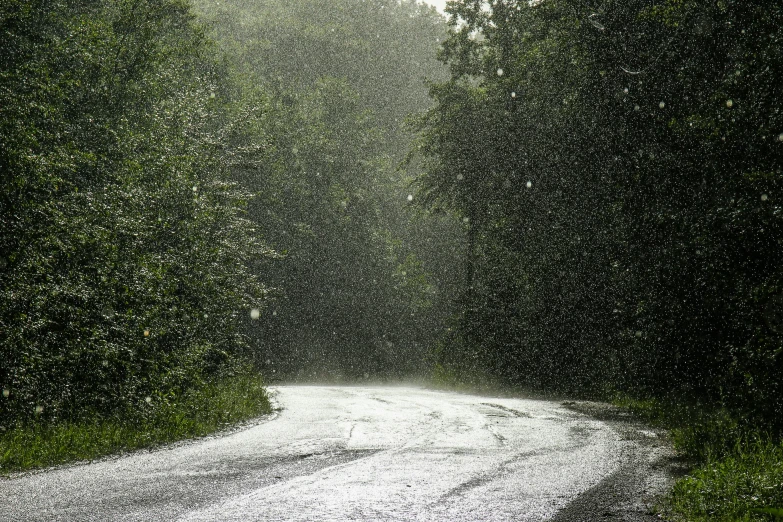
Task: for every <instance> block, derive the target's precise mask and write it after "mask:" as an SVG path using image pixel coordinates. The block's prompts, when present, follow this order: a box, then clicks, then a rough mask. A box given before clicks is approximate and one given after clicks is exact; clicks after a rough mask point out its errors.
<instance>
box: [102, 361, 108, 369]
mask: <svg viewBox="0 0 783 522" xmlns="http://www.w3.org/2000/svg"><path fill="white" fill-rule="evenodd" d="M101 364H102V365H103V367H104V368H106V367H107V366H109V361H106V360H104V361H103V362H102V363H101Z"/></svg>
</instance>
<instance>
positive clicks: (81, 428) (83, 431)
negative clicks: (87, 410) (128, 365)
mask: <svg viewBox="0 0 783 522" xmlns="http://www.w3.org/2000/svg"><path fill="white" fill-rule="evenodd" d="M148 406H149V408H148V410H147V411H144V412H140V413H139V414H138V415H134V416H131V417H130V418H125V419H114V420H106V419H93V420H89V421H81V422H62V423H57V424H35V425H30V426H20V427H15V428H12V429H9V430H7V431H5V432H0V473H2V474H7V473H11V472H16V471H25V470H31V469H36V468H43V467H47V466H53V465H56V464H63V463H67V462H74V461H79V460H89V459H94V458H97V457H101V456H104V455H109V454H112V453H118V452H123V451H129V450H135V449H140V448H147V447H151V446H155V445H159V444H164V443H168V442H174V441H177V440H182V439H186V438H191V437H201V436H204V435H208V434H210V433H214V432H215V431H218V430H220V429H223V428H226V427H227V426H230V425H231V424H235V423H237V422H241V421H244V420H248V419H251V418H253V417H256V416H258V415H261V414H263V413H268V412H269V411H271V407H270V404H269V399H268V397H267V395H266V391H265V389H264V387H263V384H262V381H261V379H260V377H258V376H256V375H240V376H234V377H230V378H226V379H223V380H221V381H218V382H215V383H211V384H207V385H205V386H204V387H202V388H200V389H197V390H191V391H189V392H188V393H187V394H184V395H183V396H181V397H180V398H179V400H177V401H176V402H174V401H168V402H163V401H156V400H151V401H150V404H149V405H148Z"/></svg>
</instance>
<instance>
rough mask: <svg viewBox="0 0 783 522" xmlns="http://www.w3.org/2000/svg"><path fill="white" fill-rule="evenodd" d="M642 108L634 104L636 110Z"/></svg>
mask: <svg viewBox="0 0 783 522" xmlns="http://www.w3.org/2000/svg"><path fill="white" fill-rule="evenodd" d="M640 108H641V107H639V106H638V105H634V106H633V110H635V111H638V110H639V109H640Z"/></svg>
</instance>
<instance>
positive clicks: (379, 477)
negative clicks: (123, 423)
mask: <svg viewBox="0 0 783 522" xmlns="http://www.w3.org/2000/svg"><path fill="white" fill-rule="evenodd" d="M272 393H273V394H274V397H275V400H276V402H277V404H278V406H279V408H280V410H279V411H278V412H277V413H275V414H273V415H271V416H269V417H268V418H266V419H262V420H261V421H259V422H258V423H257V424H255V425H253V426H250V427H247V428H246V429H243V430H240V431H236V432H234V433H229V434H225V435H223V436H220V437H214V438H208V439H202V440H199V441H196V442H192V443H186V444H180V445H175V446H172V447H167V448H163V449H158V450H155V451H150V452H146V451H145V452H137V453H134V454H131V455H126V456H122V457H118V458H111V459H107V460H103V461H100V462H94V463H89V464H80V465H76V466H70V467H66V468H59V469H54V470H49V471H45V472H39V473H34V474H26V475H20V476H16V477H12V478H10V479H4V480H0V520H19V521H22V520H24V521H28V520H96V521H97V520H100V521H104V520H134V521H135V520H138V521H150V520H167V521H169V520H180V521H205V520H237V521H239V520H242V521H244V520H308V521H311V520H312V521H322V520H324V521H325V520H340V521H342V520H426V521H441V520H442V521H453V522H459V521H468V520H498V521H506V520H515V521H533V520H553V521H559V522H564V521H576V520H585V521H586V520H612V519H614V520H640V521H641V520H656V518H655V517H653V516H651V515H649V513H648V511H649V509H648V505H649V504H650V503H651V502H652V499H653V497H654V495H655V494H657V493H659V492H660V491H662V490H663V489H664V488H665V487H666V485H667V483H668V482H667V481H668V480H669V479H668V475H667V470H666V466H665V464H666V462H667V459H668V457H669V452H668V449H667V448H666V445H665V444H663V443H661V442H660V440H659V438H658V437H657V436H656V434H655V433H654V432H652V431H649V430H646V429H644V428H643V427H642V426H638V425H636V424H634V423H632V422H629V421H627V420H623V419H622V418H620V417H618V416H617V415H613V410H611V409H610V408H608V407H604V406H601V405H596V404H594V403H578V404H575V403H570V404H566V405H563V404H560V403H558V402H551V401H544V400H532V399H517V398H500V397H491V396H476V395H466V394H457V393H449V392H441V391H432V390H426V389H421V388H415V387H388V386H384V387H370V386H368V387H358V386H280V387H276V388H272ZM615 413H616V412H615ZM596 416H597V417H596ZM599 419H602V420H599Z"/></svg>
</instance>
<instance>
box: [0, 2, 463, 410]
mask: <svg viewBox="0 0 783 522" xmlns="http://www.w3.org/2000/svg"><path fill="white" fill-rule="evenodd" d="M0 27H1V28H2V32H3V34H4V35H5V36H4V43H3V45H2V46H1V47H0V52H1V53H2V58H1V62H0V63H1V65H0V71H1V73H2V74H1V75H0V85H1V86H2V87H0V96H1V97H2V100H0V107H2V109H0V110H2V117H1V121H0V124H1V125H2V127H0V133H2V134H1V135H0V140H1V141H2V143H3V147H2V150H0V171H1V172H2V176H3V182H2V187H1V188H0V191H1V193H0V198H1V199H0V201H1V203H0V205H2V222H1V224H0V244H2V249H1V251H2V257H0V262H1V263H2V268H3V269H2V271H1V272H0V292H2V299H0V326H1V328H0V387H2V389H3V395H4V398H3V400H2V401H0V425H6V424H8V425H14V424H15V423H18V422H22V423H24V422H28V421H30V422H32V421H38V420H44V419H49V420H58V419H59V420H73V419H82V418H92V417H93V416H94V415H98V416H100V417H106V416H115V415H120V416H122V415H125V413H123V412H126V413H127V412H135V411H144V410H145V408H148V406H149V405H150V403H152V404H153V405H155V404H157V403H173V402H176V401H177V397H180V396H182V394H184V393H186V392H187V391H188V390H192V389H198V388H200V387H202V386H203V385H205V384H206V383H210V382H213V381H214V380H215V379H218V378H221V377H222V376H225V375H232V374H235V373H237V372H240V373H241V372H245V371H247V368H248V366H247V365H250V366H252V367H254V368H255V371H260V372H261V373H263V374H265V375H266V376H267V378H268V379H292V378H294V379H313V378H322V379H323V378H328V379H345V378H369V377H370V376H372V377H383V378H386V377H401V376H419V377H421V376H424V375H426V374H427V373H428V367H429V366H430V365H431V363H430V360H431V357H430V351H429V348H430V346H432V345H433V344H434V343H435V341H436V339H437V338H438V336H439V335H440V332H441V331H442V330H443V328H444V325H445V324H446V322H447V321H448V320H449V318H450V317H451V316H452V315H453V314H454V311H455V309H456V304H455V299H453V295H456V293H457V291H458V285H459V284H461V280H462V276H461V273H462V264H461V261H460V259H461V258H462V257H463V254H464V252H463V251H464V246H463V245H464V241H463V240H462V235H463V234H462V230H461V228H462V226H461V223H459V222H458V221H457V220H456V219H454V218H453V217H452V216H444V215H441V216H437V215H434V214H431V213H426V212H422V211H420V210H419V209H417V207H416V206H415V205H414V204H413V202H412V199H413V195H412V191H413V189H412V188H411V183H412V180H413V179H414V177H415V176H416V175H417V174H418V171H416V170H415V168H414V167H413V166H407V167H406V166H403V165H402V160H403V159H404V157H405V154H406V153H407V151H408V150H409V148H410V146H411V140H412V138H413V134H412V132H411V129H410V128H406V126H405V125H406V124H405V122H406V118H407V117H408V116H409V115H410V114H412V113H417V112H421V111H423V110H425V109H427V108H429V107H430V106H431V105H432V102H431V100H430V98H429V97H428V93H427V87H426V85H425V80H426V79H427V78H430V79H433V80H441V81H442V80H444V79H446V78H447V73H446V69H445V67H444V66H443V64H441V63H440V62H438V60H437V59H436V52H435V51H436V49H437V46H438V44H439V42H440V41H442V40H444V39H445V37H446V23H445V20H444V19H443V18H442V17H441V16H440V15H438V14H437V13H436V11H435V10H434V9H433V8H431V7H425V6H422V5H419V4H417V3H416V2H413V1H408V2H401V3H400V2H396V1H382V0H378V1H374V2H366V3H365V2H361V3H357V2H355V1H352V0H344V1H342V2H333V1H329V2H327V1H326V0H324V1H321V2H318V1H307V2H306V1H300V2H291V1H285V2H283V1H282V0H281V1H273V2H231V3H227V4H225V3H224V4H222V5H221V4H220V3H216V2H206V1H203V2H197V3H196V5H195V7H194V6H191V5H190V4H189V3H188V2H184V1H180V0H127V1H121V2H114V1H107V0H106V1H104V0H95V1H89V2H84V1H76V0H73V1H70V0H63V1H57V2H49V1H44V0H41V1H33V2H31V1H27V0H18V1H17V0H15V1H11V2H4V3H3V7H2V8H1V10H0Z"/></svg>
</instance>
